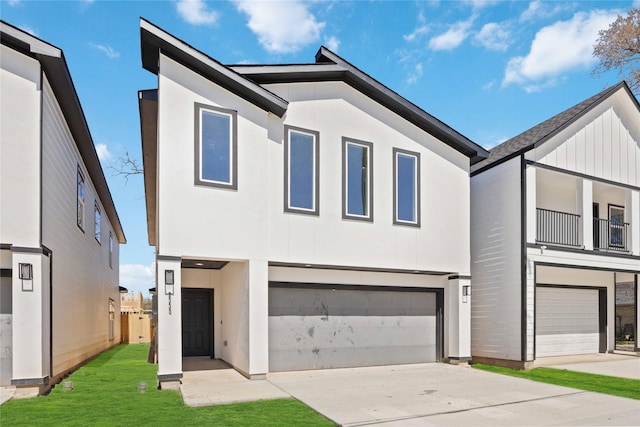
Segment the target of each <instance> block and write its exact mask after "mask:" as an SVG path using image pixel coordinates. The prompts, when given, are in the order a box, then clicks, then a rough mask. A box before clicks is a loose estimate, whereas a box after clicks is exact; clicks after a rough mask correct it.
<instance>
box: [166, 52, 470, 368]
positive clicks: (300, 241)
mask: <svg viewBox="0 0 640 427" xmlns="http://www.w3.org/2000/svg"><path fill="white" fill-rule="evenodd" d="M158 88H159V89H158V97H159V98H158V157H157V176H158V178H157V179H158V186H157V230H156V236H157V241H156V243H157V252H158V254H159V260H160V259H162V257H182V258H191V259H215V260H228V261H230V263H229V264H228V265H227V266H225V267H224V268H223V269H222V270H220V271H219V272H200V271H199V272H196V271H194V270H191V269H183V270H182V273H183V274H184V277H183V278H182V286H183V287H197V288H213V289H214V290H215V293H214V325H215V326H214V354H215V356H216V357H221V358H222V359H224V360H226V361H228V362H229V363H231V364H232V365H233V366H234V367H236V368H237V369H238V370H239V371H241V372H243V373H245V374H246V375H250V376H254V375H261V374H264V373H266V372H267V371H268V323H267V318H268V281H269V280H277V279H274V278H273V271H274V270H273V268H269V267H268V262H269V261H275V262H283V263H303V264H324V265H341V266H351V267H370V268H389V269H405V270H434V271H442V272H450V273H453V274H459V275H464V276H467V275H469V274H470V267H469V263H470V250H469V249H468V248H469V240H470V236H469V234H470V231H469V229H470V226H469V216H470V201H469V194H470V183H469V176H468V173H469V172H468V170H469V159H468V158H467V157H466V156H464V155H462V154H460V153H459V152H457V151H455V150H454V149H452V148H450V147H448V146H446V145H445V144H443V143H442V142H440V141H438V140H436V139H434V138H433V137H431V136H430V135H427V134H426V133H425V132H424V131H421V130H419V129H418V128H417V127H415V126H414V125H411V124H408V123H407V122H406V121H405V120H404V119H402V118H400V117H399V116H395V115H393V114H392V113H390V112H389V111H388V110H386V109H385V108H383V107H381V106H380V105H378V104H377V103H375V102H373V101H371V100H370V99H369V98H367V97H366V96H364V95H362V94H360V93H358V92H357V91H355V90H354V89H352V88H351V87H349V86H348V85H346V84H344V83H335V82H333V83H331V82H328V83H319V84H311V83H309V84H307V83H301V84H288V85H269V86H268V87H267V89H269V90H271V91H273V92H274V93H276V94H280V95H281V96H283V97H284V98H286V99H287V100H288V101H289V102H290V104H289V109H288V111H287V114H286V115H285V118H284V119H280V118H278V117H276V116H274V115H271V114H268V113H266V112H265V111H264V110H262V109H260V108H258V107H256V106H254V105H253V104H250V103H248V102H247V101H244V100H242V99H241V98H239V97H237V96H236V95H233V94H231V93H230V92H228V91H226V90H225V89H222V88H221V87H219V86H217V85H215V84H213V83H211V82H210V81H209V80H206V79H204V78H203V77H201V76H200V75H197V74H195V73H193V72H192V71H190V70H189V69H187V68H185V67H184V66H182V65H180V64H178V63H177V62H175V61H173V60H172V59H169V58H167V57H165V56H163V55H162V54H161V55H160V73H159V76H158ZM194 103H201V104H205V105H210V106H214V107H220V108H225V109H231V110H235V111H237V112H238V115H237V128H238V135H237V140H238V145H237V147H238V150H237V151H238V169H237V171H238V188H237V190H227V189H221V188H215V187H207V186H197V185H195V184H194V174H195V170H194V153H195V140H194ZM345 117H348V118H349V119H348V120H345ZM285 124H286V125H291V126H296V127H302V128H307V129H311V130H315V131H318V132H319V133H320V138H319V141H320V145H319V147H320V173H319V176H320V186H319V191H320V214H319V216H310V215H300V214H295V213H285V212H284V209H283V204H284V203H283V200H284V152H283V140H284V125H285ZM343 136H344V137H350V138H354V139H358V140H365V141H369V142H372V143H373V176H374V178H373V203H374V206H373V217H374V221H373V223H371V222H361V221H349V220H343V219H342V178H341V177H342V169H341V168H342V157H341V156H342V147H341V145H342V137H343ZM393 147H398V148H402V149H407V150H411V151H414V152H419V153H420V156H421V157H420V162H421V164H420V176H421V181H420V186H421V227H420V228H416V227H406V226H397V225H393V172H392V171H393V169H392V166H393V156H392V148H393ZM443 183H446V185H443ZM221 206H224V209H221V208H220V207H221ZM435 242H437V243H435ZM159 263H160V261H159ZM163 268H164V267H163ZM163 268H161V267H160V264H159V267H158V274H159V276H158V277H159V278H160V279H159V283H160V285H159V286H160V287H162V278H163V276H162V274H163ZM289 270H291V269H289ZM293 270H297V269H293ZM301 270H302V271H307V272H308V270H305V269H301ZM307 274H309V273H307ZM325 274H326V273H325V270H315V269H314V270H313V273H312V276H313V281H316V282H318V281H319V282H322V277H324V275H325ZM332 274H334V275H335V277H338V278H339V279H336V280H338V282H339V283H346V282H345V280H346V279H345V277H350V278H353V277H359V278H362V276H361V273H355V272H353V271H344V270H340V271H339V272H335V271H334V272H333V273H332ZM354 274H355V276H354ZM369 274H372V273H369ZM376 274H377V273H376ZM376 274H374V275H373V276H366V281H364V282H362V281H360V282H358V280H356V281H355V283H356V284H367V283H370V282H371V281H374V282H375V281H376V280H372V277H381V278H385V280H383V281H382V282H381V283H380V284H384V285H391V286H392V285H394V284H395V283H398V282H406V281H407V280H409V281H415V282H416V283H421V284H423V285H424V283H425V280H426V281H427V282H429V283H432V284H433V282H434V281H435V282H437V286H438V287H443V288H446V286H447V279H446V277H447V276H424V275H398V274H393V273H384V274H382V273H380V275H379V276H376ZM400 276H402V277H404V278H403V279H398V277H400ZM406 277H419V278H418V279H407V278H406ZM305 280H307V281H308V280H309V277H307V279H305ZM347 281H348V280H347ZM458 291H459V289H458V287H457V286H456V292H455V295H457V293H458ZM160 293H161V292H160V291H159V294H160ZM173 298H174V301H175V300H176V299H177V298H178V297H177V291H176V295H174V297H173ZM164 299H165V297H164V296H162V295H159V311H163V310H165V309H164V308H163V306H162V304H163V301H164ZM164 302H165V303H166V301H164ZM218 304H219V306H218ZM448 304H449V301H448V300H447V301H445V307H448ZM174 306H175V303H174ZM462 311H464V310H462ZM448 316H449V310H448V309H445V340H448V333H449V328H453V327H454V326H455V328H454V329H455V330H456V331H455V333H456V336H455V340H456V342H455V344H456V349H455V351H454V350H452V351H451V352H450V351H449V350H448V348H449V347H447V345H448V343H447V342H445V356H448V355H449V354H451V355H454V356H460V357H467V356H468V355H469V354H468V353H469V352H468V348H467V349H466V354H462V353H465V346H464V345H461V344H460V342H459V336H458V335H457V334H458V331H459V330H462V333H463V335H464V334H467V335H468V331H466V332H465V331H464V327H463V326H464V325H458V324H457V323H455V324H454V323H453V320H454V319H451V322H452V323H451V324H449V323H448V320H449V318H448ZM467 318H468V316H467ZM456 321H457V319H456ZM165 322H168V324H166V323H164V322H163V315H162V314H159V324H160V326H159V331H158V333H159V336H158V337H159V338H158V340H159V341H158V343H159V347H158V348H159V363H160V368H159V375H170V374H176V373H179V372H180V370H181V369H180V368H179V365H178V354H177V353H176V352H175V351H174V350H166V351H168V352H169V354H166V355H164V356H163V355H162V351H164V350H163V349H167V348H168V347H167V346H168V345H169V344H167V342H168V341H170V340H174V342H178V341H177V340H178V338H177V336H176V333H177V329H176V328H177V326H176V325H175V319H171V320H166V316H165ZM461 322H462V323H464V322H465V319H462V320H461ZM164 328H166V330H163V329H164ZM452 333H453V331H452ZM163 340H165V344H163ZM451 345H454V343H452V344H451ZM467 347H468V345H467ZM163 358H164V363H163Z"/></svg>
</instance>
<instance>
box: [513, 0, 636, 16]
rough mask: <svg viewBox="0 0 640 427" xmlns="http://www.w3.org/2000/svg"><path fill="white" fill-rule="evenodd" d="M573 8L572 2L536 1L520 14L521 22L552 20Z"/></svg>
mask: <svg viewBox="0 0 640 427" xmlns="http://www.w3.org/2000/svg"><path fill="white" fill-rule="evenodd" d="M639 1H640V0H639ZM573 7H574V6H573V4H572V3H571V2H543V1H541V0H535V1H532V2H531V3H529V7H527V10H525V11H524V12H522V14H520V21H530V20H533V19H536V18H537V19H541V18H550V17H552V16H554V15H556V14H558V13H560V12H563V11H567V10H571V9H573Z"/></svg>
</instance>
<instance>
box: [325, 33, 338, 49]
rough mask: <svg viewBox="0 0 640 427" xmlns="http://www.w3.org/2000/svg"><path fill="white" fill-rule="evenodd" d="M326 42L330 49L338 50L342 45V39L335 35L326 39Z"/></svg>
mask: <svg viewBox="0 0 640 427" xmlns="http://www.w3.org/2000/svg"><path fill="white" fill-rule="evenodd" d="M324 44H325V46H327V48H328V49H329V50H330V51H332V52H337V51H338V48H339V47H340V40H338V39H337V38H336V37H334V36H331V37H329V38H326V39H324Z"/></svg>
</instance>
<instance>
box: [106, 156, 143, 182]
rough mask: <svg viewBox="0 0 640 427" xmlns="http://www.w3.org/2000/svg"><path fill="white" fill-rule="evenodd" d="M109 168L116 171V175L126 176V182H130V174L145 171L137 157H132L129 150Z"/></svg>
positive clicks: (139, 173) (138, 173)
mask: <svg viewBox="0 0 640 427" xmlns="http://www.w3.org/2000/svg"><path fill="white" fill-rule="evenodd" d="M109 169H111V170H112V171H114V174H113V175H114V176H122V177H124V181H125V184H128V183H129V177H130V176H133V175H142V174H143V173H144V169H143V168H142V165H141V164H140V163H139V162H138V160H137V159H132V158H131V157H130V156H129V152H128V151H126V152H125V154H124V157H120V158H119V159H118V160H116V162H115V164H114V165H111V166H109Z"/></svg>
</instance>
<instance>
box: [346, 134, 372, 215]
mask: <svg viewBox="0 0 640 427" xmlns="http://www.w3.org/2000/svg"><path fill="white" fill-rule="evenodd" d="M350 144H353V145H359V146H361V147H366V148H367V153H368V156H367V158H368V163H367V165H368V167H367V177H368V190H369V191H368V193H367V196H368V203H367V209H368V215H356V214H351V213H349V212H348V205H349V201H348V200H347V197H348V191H347V189H348V184H349V183H348V178H347V176H348V173H347V166H348V155H347V148H348V146H349V145H350ZM342 219H349V220H356V221H365V222H373V143H372V142H368V141H362V140H359V139H355V138H349V137H346V136H343V137H342Z"/></svg>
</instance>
